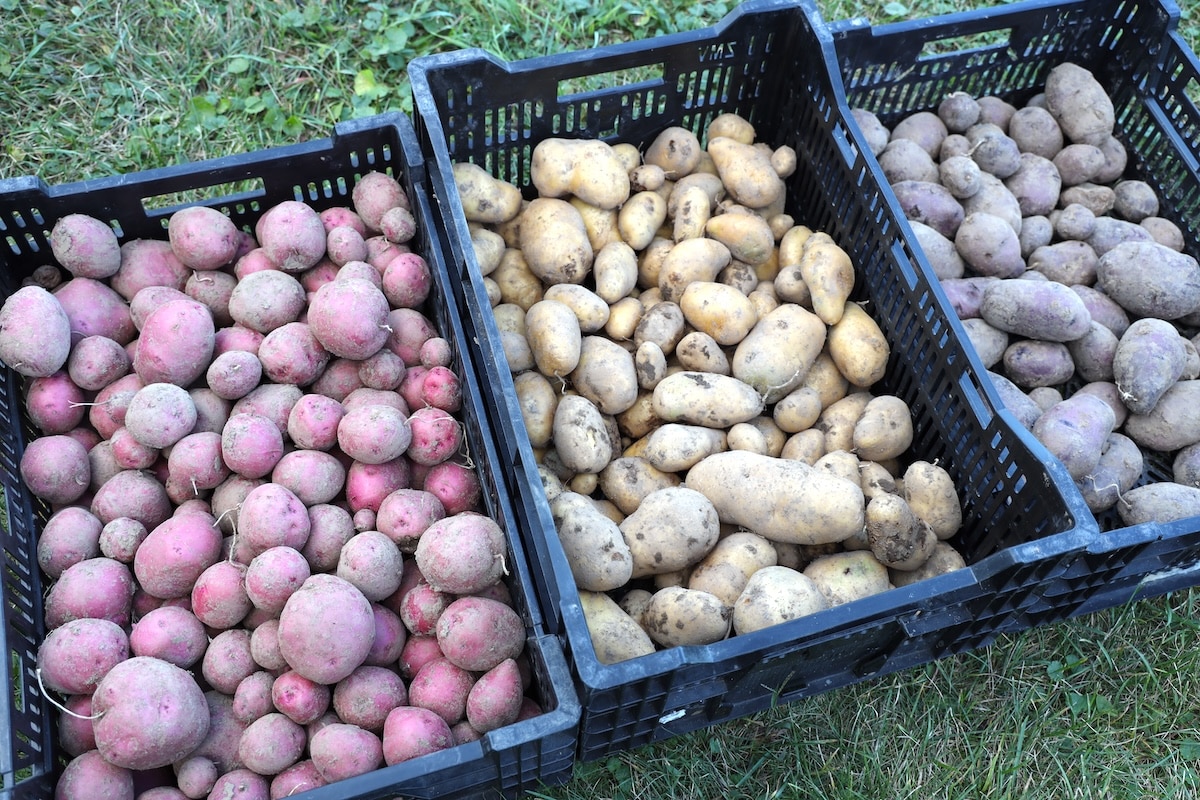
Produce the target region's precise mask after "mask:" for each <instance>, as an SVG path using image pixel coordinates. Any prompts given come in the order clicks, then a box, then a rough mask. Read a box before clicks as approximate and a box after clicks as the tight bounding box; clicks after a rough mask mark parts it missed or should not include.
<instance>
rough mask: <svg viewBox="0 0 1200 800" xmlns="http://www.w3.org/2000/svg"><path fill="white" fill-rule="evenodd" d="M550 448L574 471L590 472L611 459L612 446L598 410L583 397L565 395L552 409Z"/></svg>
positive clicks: (598, 468) (606, 427) (593, 471)
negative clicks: (552, 428)
mask: <svg viewBox="0 0 1200 800" xmlns="http://www.w3.org/2000/svg"><path fill="white" fill-rule="evenodd" d="M554 450H555V452H557V453H558V457H559V459H560V460H561V461H562V463H563V466H565V467H566V468H567V469H569V470H571V471H572V472H574V473H577V474H578V473H583V474H592V473H597V472H599V471H600V470H602V469H604V468H605V467H606V466H607V465H608V462H609V461H611V460H612V455H613V445H612V439H611V438H610V434H609V431H608V425H607V424H606V423H605V421H604V417H603V416H602V415H601V414H600V410H599V409H598V408H596V406H595V405H593V404H592V402H591V401H590V400H588V399H587V398H586V397H581V396H580V395H572V394H569V395H567V396H565V397H563V398H562V399H560V400H559V401H558V406H557V407H556V408H555V410H554Z"/></svg>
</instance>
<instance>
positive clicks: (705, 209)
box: [668, 184, 712, 242]
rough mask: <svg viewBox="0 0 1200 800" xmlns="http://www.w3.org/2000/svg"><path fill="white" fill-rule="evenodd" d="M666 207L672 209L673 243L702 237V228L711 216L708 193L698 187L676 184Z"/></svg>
mask: <svg viewBox="0 0 1200 800" xmlns="http://www.w3.org/2000/svg"><path fill="white" fill-rule="evenodd" d="M668 207H669V208H671V209H673V213H672V215H671V219H672V225H671V238H672V239H673V240H674V241H675V242H682V241H683V240H684V239H699V238H700V237H702V236H704V228H705V226H706V225H707V224H708V220H709V218H710V217H711V216H712V203H711V202H710V201H709V197H708V192H706V191H704V189H703V188H701V187H700V186H680V185H679V184H676V185H675V190H674V191H673V192H672V193H671V200H670V203H669V206H668Z"/></svg>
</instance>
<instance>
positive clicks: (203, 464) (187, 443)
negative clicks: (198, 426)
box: [167, 431, 230, 489]
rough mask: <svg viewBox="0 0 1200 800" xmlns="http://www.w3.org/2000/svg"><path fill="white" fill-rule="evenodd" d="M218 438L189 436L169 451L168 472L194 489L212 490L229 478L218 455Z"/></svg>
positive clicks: (208, 434) (206, 433)
mask: <svg viewBox="0 0 1200 800" xmlns="http://www.w3.org/2000/svg"><path fill="white" fill-rule="evenodd" d="M221 444H222V441H221V435H220V434H217V433H213V432H212V431H202V432H200V433H190V434H188V435H187V436H184V437H183V438H182V439H180V440H179V441H178V442H176V443H175V445H174V446H173V447H172V448H171V452H170V454H169V455H168V456H167V471H168V473H169V474H170V475H171V476H172V477H175V478H178V479H179V480H182V481H185V482H186V483H188V484H190V485H191V486H193V487H195V488H196V489H215V488H216V487H218V486H220V485H221V484H222V483H224V482H225V479H226V478H228V477H229V474H230V473H229V467H228V466H226V465H225V460H224V458H223V457H222V455H221Z"/></svg>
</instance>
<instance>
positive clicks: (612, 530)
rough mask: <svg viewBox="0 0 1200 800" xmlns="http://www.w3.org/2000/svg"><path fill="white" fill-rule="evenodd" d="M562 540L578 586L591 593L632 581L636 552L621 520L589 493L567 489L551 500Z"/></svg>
mask: <svg viewBox="0 0 1200 800" xmlns="http://www.w3.org/2000/svg"><path fill="white" fill-rule="evenodd" d="M550 513H551V515H552V516H553V518H554V524H555V527H556V529H557V532H558V540H559V542H560V543H561V544H562V547H563V552H565V553H566V556H567V564H568V565H570V567H571V575H572V577H574V578H575V585H576V586H578V587H579V588H580V589H584V590H586V591H589V592H608V591H612V590H613V589H619V588H621V587H622V586H624V585H625V584H627V583H629V579H630V576H631V575H632V573H633V554H632V553H631V552H630V551H629V545H627V544H625V539H624V537H622V536H621V529H620V528H618V527H617V523H615V522H613V521H612V520H611V519H610V518H608V517H607V516H605V515H604V514H602V513H601V512H600V510H599V509H598V508H597V507H596V505H595V504H594V503H593V502H592V501H591V499H590V498H588V497H587V496H585V495H582V494H577V493H575V492H563V493H562V494H560V495H558V497H556V498H555V499H554V500H553V501H552V502H551V503H550Z"/></svg>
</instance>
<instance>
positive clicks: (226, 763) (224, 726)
mask: <svg viewBox="0 0 1200 800" xmlns="http://www.w3.org/2000/svg"><path fill="white" fill-rule="evenodd" d="M204 702H205V705H207V706H208V717H209V726H208V735H207V736H205V737H204V740H203V741H201V742H200V745H199V746H198V747H196V749H195V750H194V751H192V753H191V754H190V755H191V756H192V757H196V756H203V757H204V758H208V759H211V760H212V762H213V763H214V764H216V765H217V770H218V771H220V772H221V773H222V774H224V773H226V772H229V771H231V770H234V769H237V768H239V767H240V766H241V762H240V761H239V760H238V754H237V751H238V743H239V742H240V741H241V738H242V731H243V730H244V729H245V727H246V726H245V725H243V724H241V723H240V722H238V721H237V719H236V718H235V717H234V716H233V697H231V696H230V695H227V694H222V693H221V692H218V691H216V690H215V689H209V690H207V691H206V692H205V693H204Z"/></svg>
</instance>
